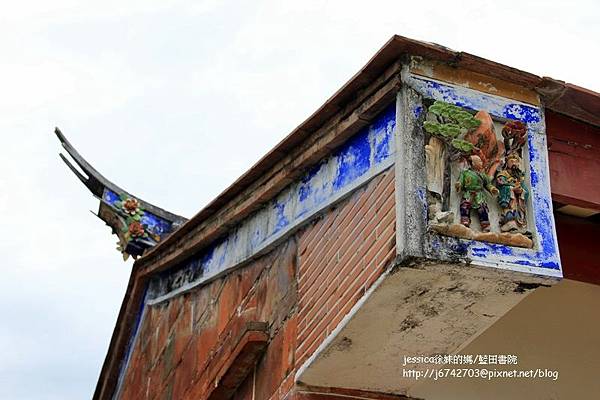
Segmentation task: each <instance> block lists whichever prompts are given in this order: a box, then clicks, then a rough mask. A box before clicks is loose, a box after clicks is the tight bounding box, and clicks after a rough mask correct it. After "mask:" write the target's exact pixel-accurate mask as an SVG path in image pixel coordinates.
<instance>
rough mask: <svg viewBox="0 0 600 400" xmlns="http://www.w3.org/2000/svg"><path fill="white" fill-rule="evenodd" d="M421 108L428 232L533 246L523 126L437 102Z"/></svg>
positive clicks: (483, 112)
mask: <svg viewBox="0 0 600 400" xmlns="http://www.w3.org/2000/svg"><path fill="white" fill-rule="evenodd" d="M424 106H425V110H426V111H425V112H426V115H425V119H424V122H423V132H424V135H425V149H424V151H425V160H426V161H425V168H426V185H427V219H428V228H429V229H430V230H432V231H435V232H437V233H440V234H442V235H446V236H454V237H458V238H463V239H472V240H478V241H485V242H490V243H498V244H504V245H509V246H517V247H525V248H532V247H533V240H532V239H533V234H534V233H533V229H531V227H532V226H533V224H532V223H531V221H530V218H531V207H530V197H531V196H530V189H529V188H530V187H531V184H530V179H529V169H528V166H527V165H526V163H524V162H523V154H524V152H525V154H527V125H526V124H525V123H523V122H521V121H518V120H510V119H499V118H497V117H496V118H493V117H492V116H491V115H490V114H489V113H488V112H487V111H486V110H477V111H473V110H469V109H466V108H462V107H459V106H457V105H453V104H449V103H446V102H443V101H439V100H436V101H433V100H425V101H424Z"/></svg>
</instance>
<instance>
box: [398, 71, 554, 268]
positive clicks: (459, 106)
mask: <svg viewBox="0 0 600 400" xmlns="http://www.w3.org/2000/svg"><path fill="white" fill-rule="evenodd" d="M490 84H491V83H490ZM508 94H510V93H508ZM532 101H533V104H532V103H525V102H523V101H520V100H515V99H512V98H510V97H503V96H501V95H500V93H498V95H494V94H490V93H484V92H481V91H478V90H474V89H471V88H469V87H466V86H461V85H456V84H451V83H447V82H442V81H437V80H434V79H432V78H429V77H425V76H421V75H416V74H410V73H407V74H406V75H405V76H404V77H403V87H402V88H401V90H400V93H399V97H398V103H397V107H398V112H397V115H398V116H399V117H398V118H399V119H398V123H397V126H398V129H397V139H396V143H397V151H396V154H397V159H396V173H397V179H398V191H397V203H396V208H397V216H398V217H397V218H398V222H397V223H398V227H399V228H398V232H397V241H396V243H397V246H398V251H399V252H400V253H402V254H407V255H413V256H419V257H427V258H431V259H436V260H450V261H456V260H464V261H465V262H468V263H473V264H476V265H482V266H492V267H496V268H503V269H510V270H515V271H521V272H529V273H535V274H540V275H548V276H555V277H560V276H562V271H561V266H560V257H559V251H558V243H557V240H556V231H555V227H554V226H555V225H554V216H553V213H552V197H551V193H550V173H549V168H548V152H547V141H546V129H545V124H544V111H543V108H541V107H540V105H539V104H536V102H535V99H533V98H532Z"/></svg>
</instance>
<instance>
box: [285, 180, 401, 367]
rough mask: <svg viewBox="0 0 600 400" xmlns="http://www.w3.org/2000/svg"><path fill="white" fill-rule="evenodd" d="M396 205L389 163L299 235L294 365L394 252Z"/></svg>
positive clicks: (334, 323) (337, 320) (335, 322)
mask: <svg viewBox="0 0 600 400" xmlns="http://www.w3.org/2000/svg"><path fill="white" fill-rule="evenodd" d="M394 205H395V200H394V170H393V169H390V170H388V171H387V172H386V173H384V174H381V175H379V176H378V177H376V178H375V179H373V180H372V181H371V182H370V183H369V184H368V185H367V186H366V187H364V188H362V189H360V190H358V191H356V192H355V193H353V194H352V195H351V197H350V198H349V199H347V200H346V201H344V202H343V203H341V204H340V205H339V206H338V207H337V208H336V209H334V210H332V211H330V212H329V213H327V214H325V216H324V217H323V218H322V219H320V220H319V221H318V222H316V223H314V224H312V225H311V226H309V227H308V228H307V229H306V230H305V231H304V232H303V233H302V234H301V235H300V236H299V239H298V250H299V252H300V255H299V280H298V290H299V300H300V301H299V311H298V349H297V352H296V362H297V364H296V367H300V366H301V365H302V363H304V361H306V359H307V358H308V357H310V355H311V354H312V353H313V352H314V351H315V350H316V349H317V347H318V346H319V345H320V344H321V343H322V342H323V340H324V339H325V338H326V337H327V336H328V335H329V334H330V333H331V332H332V330H333V329H335V327H336V326H338V324H339V323H340V321H341V320H342V318H344V316H345V315H346V314H347V313H348V312H349V311H350V309H351V308H352V306H354V305H355V304H356V302H357V300H358V299H360V298H361V297H362V296H363V295H364V294H365V292H366V291H367V290H368V289H369V287H370V286H371V285H372V284H373V282H375V281H376V280H377V278H378V277H379V276H380V275H381V273H382V272H383V270H384V269H385V267H386V266H389V264H390V263H391V262H392V261H393V259H394V258H395V255H396V252H395V244H396V233H395V231H396V228H395V226H396V225H395V222H396V213H395V207H394Z"/></svg>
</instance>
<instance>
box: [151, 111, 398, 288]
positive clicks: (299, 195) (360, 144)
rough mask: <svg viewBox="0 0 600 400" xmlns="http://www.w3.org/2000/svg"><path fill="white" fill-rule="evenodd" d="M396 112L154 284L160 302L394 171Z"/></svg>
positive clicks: (385, 113) (382, 117)
mask: <svg viewBox="0 0 600 400" xmlns="http://www.w3.org/2000/svg"><path fill="white" fill-rule="evenodd" d="M395 127H396V109H395V104H392V105H391V106H390V107H388V108H387V109H386V110H385V111H383V112H382V113H381V114H380V115H379V116H378V117H377V118H376V119H375V120H374V122H373V123H372V124H370V125H369V126H367V127H365V128H363V129H362V130H360V131H359V132H358V133H357V134H356V135H354V136H353V137H352V138H350V139H349V140H348V141H347V142H346V143H344V144H343V145H342V146H341V147H340V148H339V149H338V150H336V151H335V152H333V154H331V156H329V157H328V158H326V159H324V160H323V161H322V162H320V163H319V164H318V165H316V166H315V167H313V168H312V169H311V170H309V171H308V172H307V173H306V174H305V175H304V176H303V177H302V178H301V179H299V180H298V181H297V182H294V183H292V184H290V185H289V186H288V187H287V188H286V189H284V190H283V191H282V192H281V193H280V194H279V195H277V196H276V198H275V199H273V200H272V201H271V202H270V203H269V204H268V205H266V206H265V207H263V208H262V209H260V210H259V211H257V212H256V213H255V214H254V215H252V216H250V217H249V218H247V219H246V220H245V221H243V222H242V223H241V224H240V225H239V226H238V227H237V228H235V229H233V230H232V231H231V232H230V233H229V234H228V235H227V236H225V237H224V238H223V239H221V240H220V241H218V242H216V243H214V244H213V245H211V246H210V247H209V248H208V249H206V250H205V251H203V252H202V253H200V254H197V255H195V256H194V257H192V258H191V259H189V260H188V261H186V262H185V263H184V264H183V265H181V266H180V267H179V268H176V269H174V270H169V271H168V272H165V273H163V274H162V275H160V276H158V277H157V278H156V279H154V280H153V281H152V283H151V285H152V286H151V288H152V290H151V296H152V297H154V298H155V299H159V298H162V297H164V296H170V295H172V293H173V292H174V291H177V290H180V289H181V288H187V289H189V288H190V287H192V286H196V285H198V284H201V283H202V282H205V281H207V280H209V279H211V278H213V277H215V276H217V275H220V274H222V273H223V272H224V271H227V270H229V269H231V268H233V267H235V266H237V265H239V264H240V263H242V262H244V261H246V260H248V259H250V258H251V257H252V256H254V255H255V254H257V253H258V252H259V251H261V250H263V249H264V248H265V247H267V246H268V245H270V244H271V243H273V242H274V241H275V240H278V239H280V238H282V237H283V236H285V235H287V234H289V233H290V232H292V231H293V230H294V229H296V228H297V227H298V226H299V225H301V224H302V223H304V222H306V221H307V219H309V218H311V217H312V216H314V215H315V214H316V213H317V212H319V211H320V210H322V209H323V208H324V207H326V206H328V205H330V204H332V203H333V202H334V201H336V200H337V199H339V198H340V196H342V195H345V194H347V193H349V192H351V191H353V190H355V189H356V188H358V187H359V186H360V185H362V184H364V183H365V179H368V178H370V177H372V176H374V175H375V174H377V173H379V172H381V171H383V170H385V169H386V168H389V166H390V165H391V164H392V163H393V161H394V157H393V155H394V151H395V147H394V130H395Z"/></svg>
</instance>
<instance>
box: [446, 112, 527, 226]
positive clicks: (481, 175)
mask: <svg viewBox="0 0 600 400" xmlns="http://www.w3.org/2000/svg"><path fill="white" fill-rule="evenodd" d="M526 131H527V128H526V126H525V124H524V123H522V122H520V121H510V122H507V123H506V124H505V125H504V127H503V129H502V136H503V138H504V143H503V144H504V146H500V147H504V150H505V156H504V162H503V164H502V163H501V164H502V165H501V167H500V169H496V168H494V172H493V175H491V176H490V174H489V172H486V171H485V169H484V162H483V161H482V159H481V157H480V155H477V154H473V155H471V156H469V157H468V158H467V161H468V167H467V168H466V169H464V170H463V171H461V173H460V175H459V178H458V181H457V182H456V184H455V187H456V191H457V192H458V193H460V195H461V201H460V207H459V208H460V223H461V224H462V225H464V226H466V227H470V225H471V211H472V210H476V211H477V215H478V217H479V224H480V225H481V230H482V231H483V232H489V231H490V219H489V208H488V204H487V193H489V194H491V195H492V196H498V205H499V207H500V221H499V224H500V231H501V232H518V233H527V199H528V196H529V190H528V189H527V185H526V183H525V173H524V171H523V170H522V168H521V155H520V154H521V151H522V148H523V146H524V144H525V139H526ZM486 192H487V193H486Z"/></svg>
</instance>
